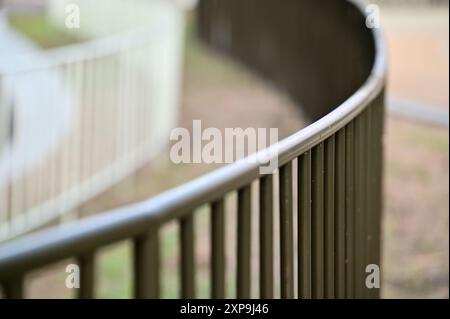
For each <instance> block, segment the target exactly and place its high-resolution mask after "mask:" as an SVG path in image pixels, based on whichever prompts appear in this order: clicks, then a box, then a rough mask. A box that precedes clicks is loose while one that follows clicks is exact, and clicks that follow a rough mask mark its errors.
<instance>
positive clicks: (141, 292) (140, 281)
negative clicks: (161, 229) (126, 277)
mask: <svg viewBox="0 0 450 319" xmlns="http://www.w3.org/2000/svg"><path fill="white" fill-rule="evenodd" d="M159 259H160V253H159V234H158V229H157V228H156V227H152V228H151V229H150V230H149V231H148V233H146V234H144V235H141V236H139V237H137V238H135V239H134V296H135V298H138V299H157V298H159V294H160V281H159V277H160V276H159V268H160V261H159Z"/></svg>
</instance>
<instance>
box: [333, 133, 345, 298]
mask: <svg viewBox="0 0 450 319" xmlns="http://www.w3.org/2000/svg"><path fill="white" fill-rule="evenodd" d="M345 193H346V190H345V128H343V129H341V130H340V131H339V132H338V133H337V134H336V180H335V197H334V199H335V223H336V224H335V249H336V251H335V267H336V268H335V270H336V272H335V297H336V298H339V299H343V298H345V285H346V282H345V213H346V212H345V195H346V194H345Z"/></svg>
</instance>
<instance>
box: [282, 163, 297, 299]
mask: <svg viewBox="0 0 450 319" xmlns="http://www.w3.org/2000/svg"><path fill="white" fill-rule="evenodd" d="M292 210H293V207H292V162H289V163H288V164H286V165H284V166H282V167H281V168H280V255H281V259H280V270H281V298H293V295H294V285H293V284H294V255H293V254H294V245H293V244H294V243H293V242H294V235H293V228H292V227H293V211H292Z"/></svg>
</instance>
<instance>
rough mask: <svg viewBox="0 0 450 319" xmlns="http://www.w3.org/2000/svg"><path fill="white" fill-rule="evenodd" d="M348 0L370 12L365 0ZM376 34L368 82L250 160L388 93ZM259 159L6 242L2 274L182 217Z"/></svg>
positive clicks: (337, 123)
mask: <svg viewBox="0 0 450 319" xmlns="http://www.w3.org/2000/svg"><path fill="white" fill-rule="evenodd" d="M347 2H349V3H351V4H353V5H355V6H356V7H357V8H358V9H359V11H360V12H361V14H362V15H363V16H366V14H365V10H364V7H363V4H362V3H361V2H360V1H358V0H349V1H347ZM371 33H372V36H373V41H374V48H375V55H374V57H375V60H374V63H373V66H372V68H371V71H370V75H369V76H368V78H367V79H366V80H365V82H364V84H363V85H362V86H361V87H360V88H359V89H358V90H357V91H356V92H355V93H354V94H352V95H351V96H350V97H349V98H348V99H347V100H345V101H344V102H343V103H342V104H341V105H339V106H338V107H337V108H336V109H334V110H333V111H332V112H330V113H329V114H328V115H326V116H324V117H323V118H321V119H320V120H318V121H316V122H314V123H313V124H311V125H309V126H308V127H306V128H304V129H302V130H300V131H299V132H297V133H295V134H293V135H291V136H290V137H288V138H286V139H284V140H282V141H280V142H278V143H277V144H274V145H272V146H271V147H269V148H268V149H266V150H263V151H261V152H258V153H257V154H254V155H252V156H251V157H250V159H251V158H252V157H253V158H255V159H256V158H259V159H261V158H265V159H269V158H271V157H272V156H276V154H278V162H279V165H280V166H281V165H283V163H286V162H288V161H290V160H292V159H293V158H295V157H296V156H299V155H301V154H302V153H304V152H305V151H307V150H309V149H310V148H311V147H313V146H315V145H317V144H319V143H320V142H322V141H323V140H324V139H326V138H327V137H329V136H331V135H332V134H334V133H336V132H337V131H338V130H339V129H341V128H343V127H344V126H345V125H346V124H348V123H349V122H350V121H351V120H353V119H354V118H355V117H356V116H357V115H358V114H360V113H361V112H362V111H363V110H364V109H365V107H366V106H367V105H368V104H369V103H371V102H372V101H373V100H374V99H375V98H376V97H377V96H378V95H379V94H380V92H382V90H383V87H384V81H385V74H386V56H385V47H384V40H383V37H382V34H381V31H380V30H378V29H372V30H371ZM257 163H258V161H251V160H249V158H246V159H243V160H240V161H237V162H235V163H233V164H230V165H227V166H225V167H223V168H220V169H218V170H216V171H213V172H211V173H208V174H206V175H204V176H202V177H200V178H197V179H195V180H193V181H191V182H189V183H187V184H184V185H181V186H179V187H176V188H174V189H172V190H169V191H167V192H164V193H162V194H160V195H158V196H156V197H154V198H151V199H148V200H145V201H143V202H140V203H136V204H132V205H129V206H125V207H122V208H118V209H114V210H112V211H110V212H107V213H105V214H101V215H97V216H94V217H90V218H87V219H84V220H81V221H79V222H77V223H75V224H72V225H67V226H63V227H61V228H59V229H51V230H48V231H43V232H40V233H36V234H33V235H30V236H27V237H26V238H22V239H19V240H17V241H14V242H10V243H6V244H5V245H3V246H2V247H0V274H7V273H9V274H13V273H16V274H20V273H22V272H24V271H26V270H28V269H29V267H31V265H32V266H33V267H39V266H40V265H45V264H47V263H49V262H53V261H56V260H58V259H61V258H64V257H69V256H73V255H76V254H78V253H80V252H82V251H86V250H89V249H95V248H97V247H99V246H101V245H105V244H108V243H113V242H116V241H118V240H121V239H124V238H126V237H132V236H136V235H138V234H142V233H143V232H145V231H146V230H148V228H149V226H152V225H155V224H159V223H162V222H164V221H167V220H170V219H172V218H177V217H181V216H183V215H184V214H187V213H188V212H189V210H190V209H193V208H196V207H198V206H199V205H201V204H203V203H205V202H208V201H213V200H215V199H217V198H218V197H220V196H222V195H223V194H224V193H227V192H229V191H232V190H234V189H237V188H240V187H241V186H244V185H246V184H248V183H249V182H251V181H253V180H254V179H255V178H257V177H259V176H260V172H259V164H257ZM0 279H1V278H0Z"/></svg>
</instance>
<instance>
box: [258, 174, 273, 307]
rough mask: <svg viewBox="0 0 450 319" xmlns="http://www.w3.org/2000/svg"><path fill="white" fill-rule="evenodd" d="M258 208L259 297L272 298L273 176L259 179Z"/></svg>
mask: <svg viewBox="0 0 450 319" xmlns="http://www.w3.org/2000/svg"><path fill="white" fill-rule="evenodd" d="M259 205H260V206H259V207H260V224H261V229H260V233H259V235H260V262H259V263H260V297H261V298H266V299H267V298H273V262H274V256H273V175H272V174H270V175H266V176H264V177H262V178H261V180H260V184H259Z"/></svg>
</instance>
